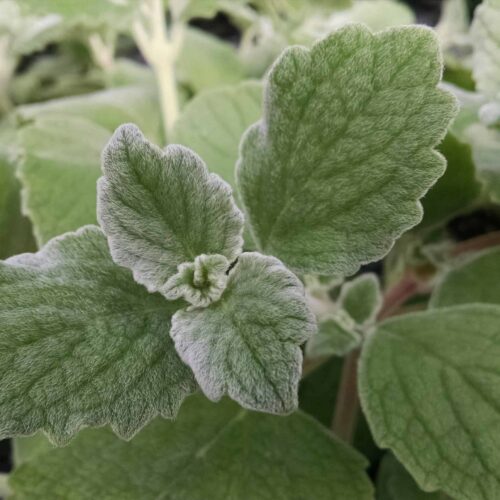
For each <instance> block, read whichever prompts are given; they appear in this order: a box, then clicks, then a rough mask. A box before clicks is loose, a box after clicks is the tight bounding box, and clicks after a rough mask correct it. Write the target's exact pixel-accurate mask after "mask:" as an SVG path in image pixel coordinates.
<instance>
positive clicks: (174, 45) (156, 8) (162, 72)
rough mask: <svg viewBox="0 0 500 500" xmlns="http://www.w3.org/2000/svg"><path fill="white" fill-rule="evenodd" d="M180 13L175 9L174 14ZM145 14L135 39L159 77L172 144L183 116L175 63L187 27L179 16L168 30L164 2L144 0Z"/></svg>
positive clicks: (162, 101) (138, 24) (136, 29)
mask: <svg viewBox="0 0 500 500" xmlns="http://www.w3.org/2000/svg"><path fill="white" fill-rule="evenodd" d="M173 3H175V2H173ZM172 7H174V5H172ZM176 11H177V9H174V8H172V9H171V12H172V13H173V14H174V13H175V12H176ZM142 12H143V17H144V20H143V22H141V21H137V22H136V23H135V24H134V27H133V31H134V37H135V40H136V42H137V45H138V46H139V49H140V50H141V52H142V55H143V56H144V58H145V59H146V61H147V62H148V63H149V64H150V65H151V67H152V68H153V71H154V73H155V76H156V81H157V84H158V93H159V98H160V106H161V113H162V119H163V125H164V129H165V139H166V140H167V142H168V140H169V138H170V135H171V133H172V129H173V126H174V123H175V122H176V120H177V118H178V116H179V99H178V95H177V81H176V77H175V62H176V60H177V56H178V54H179V51H180V47H181V44H182V39H183V27H182V25H181V23H180V20H179V18H178V16H177V15H172V24H171V26H170V28H169V29H167V23H166V19H165V12H164V8H163V2H162V0H144V3H143V5H142Z"/></svg>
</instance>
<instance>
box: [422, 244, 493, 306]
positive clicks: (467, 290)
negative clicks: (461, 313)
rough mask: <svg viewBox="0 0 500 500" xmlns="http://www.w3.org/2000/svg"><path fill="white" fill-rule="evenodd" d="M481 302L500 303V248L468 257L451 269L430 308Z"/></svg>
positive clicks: (436, 292) (434, 295)
mask: <svg viewBox="0 0 500 500" xmlns="http://www.w3.org/2000/svg"><path fill="white" fill-rule="evenodd" d="M473 302H482V303H486V304H497V305H500V249H499V248H494V249H492V250H486V251H484V252H481V253H479V254H474V255H473V256H471V257H469V258H467V259H466V260H465V261H463V262H462V263H461V264H460V265H458V266H457V267H454V268H452V269H450V270H449V271H448V272H447V273H446V274H445V275H444V276H443V278H442V279H441V281H440V282H439V283H438V285H437V286H436V288H435V289H434V292H433V294H432V297H431V302H430V303H431V306H432V307H447V306H454V305H459V304H468V303H473Z"/></svg>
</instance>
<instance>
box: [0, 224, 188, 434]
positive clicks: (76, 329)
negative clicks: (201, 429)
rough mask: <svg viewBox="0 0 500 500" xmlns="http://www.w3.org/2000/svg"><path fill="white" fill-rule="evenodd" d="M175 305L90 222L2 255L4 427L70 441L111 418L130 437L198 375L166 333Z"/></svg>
mask: <svg viewBox="0 0 500 500" xmlns="http://www.w3.org/2000/svg"><path fill="white" fill-rule="evenodd" d="M178 307H179V306H178V305H177V304H176V303H169V302H167V301H166V300H165V299H164V298H163V297H162V296H161V295H151V294H149V293H148V292H147V291H146V290H145V289H144V288H143V287H142V286H140V285H138V284H137V283H135V282H134V280H133V279H132V275H131V273H130V272H129V271H128V270H127V269H125V268H123V267H119V266H117V265H116V264H114V263H113V261H112V260H111V257H110V255H109V250H108V246H107V243H106V238H105V237H104V235H103V234H102V232H101V230H100V229H98V228H96V227H93V226H88V227H85V228H83V229H81V230H79V231H77V232H76V233H69V234H66V235H64V236H62V237H60V238H56V239H54V240H51V241H50V242H49V243H48V244H47V245H46V246H45V247H44V248H43V249H42V250H40V252H38V253H36V254H21V255H19V256H16V257H13V258H11V259H9V260H7V261H5V262H4V263H0V367H1V371H2V374H1V377H2V384H1V386H0V404H1V407H2V412H1V413H0V435H1V436H2V437H7V436H15V435H25V434H32V433H33V432H35V431H37V430H39V429H42V430H43V431H44V432H46V433H47V434H48V435H49V437H50V438H51V439H52V440H53V441H54V442H57V443H64V442H66V441H67V440H68V439H70V438H71V437H72V436H73V435H74V434H75V433H76V432H77V431H78V430H79V429H80V428H82V427H85V426H98V425H103V424H111V426H112V428H113V429H114V430H115V432H116V433H118V434H119V435H120V436H123V437H125V438H130V437H131V436H132V435H133V434H134V433H135V432H137V431H138V430H139V429H140V428H141V427H142V426H143V425H144V424H145V423H147V422H148V421H149V420H150V419H151V418H152V417H154V416H156V415H158V414H161V415H163V416H165V417H172V416H174V415H175V414H176V412H177V409H178V407H179V406H180V404H181V401H182V399H183V398H184V397H185V396H186V395H187V394H189V393H190V392H192V391H193V390H194V388H195V384H194V381H193V378H192V374H191V372H190V370H189V369H188V368H187V367H186V366H185V365H184V364H183V363H182V362H181V360H180V359H179V357H178V355H177V353H176V352H175V348H174V346H173V343H172V341H171V340H170V338H169V336H168V332H169V329H170V318H171V316H172V314H173V313H174V312H175V311H176V310H177V308H178Z"/></svg>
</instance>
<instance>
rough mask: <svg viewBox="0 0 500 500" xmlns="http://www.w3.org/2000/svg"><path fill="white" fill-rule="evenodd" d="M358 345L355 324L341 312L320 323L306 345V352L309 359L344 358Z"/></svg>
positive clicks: (358, 336) (359, 337)
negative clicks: (333, 356)
mask: <svg viewBox="0 0 500 500" xmlns="http://www.w3.org/2000/svg"><path fill="white" fill-rule="evenodd" d="M360 344H361V335H360V334H359V332H358V331H357V330H356V323H355V322H354V321H353V319H352V318H351V317H350V316H349V315H348V314H346V313H345V311H342V310H341V311H338V312H336V313H335V314H331V315H329V316H327V317H326V318H324V319H323V320H322V321H321V323H320V324H319V328H318V333H317V334H316V335H313V336H312V337H311V339H310V340H309V342H308V343H307V350H306V352H307V355H308V356H311V357H320V356H332V355H335V356H344V355H346V354H347V353H349V352H350V351H352V350H353V349H355V348H356V347H358V346H359V345H360Z"/></svg>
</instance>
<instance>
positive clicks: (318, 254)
mask: <svg viewBox="0 0 500 500" xmlns="http://www.w3.org/2000/svg"><path fill="white" fill-rule="evenodd" d="M441 70H442V65H441V59H440V55H439V51H438V47H437V42H436V40H435V37H434V35H433V34H432V32H431V31H430V30H427V29H423V28H416V27H407V28H399V29H393V30H389V31H386V32H382V33H379V34H375V35H373V34H372V33H370V32H369V31H368V30H367V29H366V28H364V27H362V26H349V27H347V28H344V29H342V30H339V31H337V32H336V33H334V34H332V35H331V36H329V37H327V38H326V39H324V40H322V41H320V42H318V43H317V44H316V45H315V46H314V47H313V48H312V49H311V50H307V49H305V48H300V47H292V48H290V49H288V50H287V51H285V53H284V54H283V55H282V56H281V58H280V59H279V60H278V61H277V62H276V63H275V65H274V66H273V68H272V70H271V72H270V74H269V76H268V82H267V87H266V108H265V110H264V117H263V119H262V120H261V121H260V122H258V123H257V124H255V125H254V126H252V127H251V128H250V129H249V130H248V131H247V133H246V134H245V136H244V138H243V141H242V144H241V149H240V155H241V157H240V160H239V167H238V184H239V188H240V193H241V197H242V201H243V205H244V207H245V210H246V213H247V215H248V218H249V222H250V225H251V228H252V232H253V235H254V237H255V240H256V244H257V246H258V248H259V249H260V250H262V251H263V252H265V253H266V254H273V255H277V256H278V257H280V258H281V260H282V261H283V262H285V264H286V265H287V266H288V267H290V268H291V269H293V270H294V271H296V272H299V273H321V274H332V275H338V276H339V275H344V276H345V275H348V274H351V273H353V272H354V271H355V270H356V269H357V268H358V267H359V266H360V265H361V264H362V263H365V262H369V261H372V260H376V259H378V258H380V257H382V256H383V255H384V254H385V253H386V252H387V251H388V250H389V249H390V247H391V246H392V244H393V242H394V240H395V239H396V238H397V237H398V236H399V235H400V234H401V233H402V232H404V231H405V230H407V229H408V228H410V227H411V226H413V225H415V224H417V223H418V222H419V220H420V219H421V215H422V214H421V212H422V210H421V206H420V204H419V203H418V200H419V198H421V197H422V196H423V194H425V192H426V191H427V189H429V187H430V186H431V185H432V184H433V183H434V182H435V180H436V179H437V178H438V177H439V176H440V175H441V174H442V173H443V171H444V168H445V162H444V160H443V158H442V157H441V156H440V155H438V154H437V153H436V152H435V150H434V147H435V146H436V144H437V143H439V141H440V140H441V139H442V137H443V135H444V133H445V130H446V128H447V125H448V123H449V121H450V119H451V117H452V116H453V113H454V108H455V104H454V100H453V98H452V97H451V95H449V94H448V93H446V92H444V91H442V90H440V89H437V88H436V85H437V84H438V82H439V80H440V76H441ZM103 158H104V177H103V178H102V179H101V181H100V183H99V201H98V212H99V218H100V222H101V225H102V227H103V229H104V232H105V234H106V236H107V243H108V244H109V248H110V250H111V255H112V256H113V260H114V262H116V263H117V264H119V266H116V265H115V264H114V263H113V262H112V261H111V259H110V257H109V254H108V249H107V244H106V240H105V238H104V236H103V234H102V232H101V231H100V230H99V229H97V228H85V229H83V230H81V231H79V232H77V233H73V234H69V235H66V236H63V237H61V238H56V239H55V240H53V241H52V242H49V244H47V246H46V247H45V248H44V249H42V250H41V251H40V252H39V253H38V254H34V255H23V256H18V257H15V258H13V259H10V260H9V261H7V263H6V264H3V265H2V266H1V267H0V271H1V276H0V277H1V283H0V284H6V285H7V286H6V287H3V288H2V291H4V295H3V297H2V301H3V305H5V306H6V307H5V308H4V310H0V319H2V322H3V323H2V324H3V330H4V333H5V334H6V335H5V337H6V338H4V339H2V343H0V361H2V368H4V369H5V371H6V372H8V374H9V375H8V378H9V382H12V383H9V384H4V388H3V389H0V402H2V403H3V405H4V407H6V408H7V406H5V405H6V404H7V403H9V402H10V403H11V402H12V401H13V400H14V399H15V398H16V397H19V394H20V393H21V392H22V393H23V394H25V393H26V394H28V396H29V397H27V398H24V399H18V403H17V404H16V405H10V406H8V408H9V411H6V412H4V416H3V422H2V429H3V434H4V435H9V434H10V435H13V434H20V433H21V434H23V433H30V432H34V431H35V430H36V429H38V428H43V429H44V430H46V432H47V433H48V434H49V435H51V437H52V438H53V439H56V440H64V439H65V438H67V437H69V436H71V435H72V434H74V432H76V430H78V428H79V427H81V426H82V425H102V424H105V423H110V424H111V425H112V427H113V428H114V429H115V431H117V432H118V433H119V434H120V435H122V436H126V437H127V436H130V435H132V434H133V433H134V432H136V431H137V430H138V429H139V428H140V427H141V426H142V425H143V424H144V423H146V422H147V421H148V420H149V419H150V418H151V417H152V416H154V415H156V414H158V413H160V414H162V415H164V416H172V415H173V414H175V412H176V411H177V408H178V406H179V404H180V402H181V400H182V399H183V397H184V396H185V395H187V394H188V393H189V392H191V391H192V390H193V389H194V388H195V384H194V383H193V380H192V374H191V372H190V371H189V370H188V369H187V368H186V367H185V366H184V365H183V364H182V363H180V361H179V360H178V357H177V354H176V353H175V351H174V350H173V348H172V346H171V343H170V341H169V339H168V336H167V334H166V333H167V330H170V332H171V336H172V338H173V340H174V342H175V347H176V349H177V352H178V353H179V355H180V357H181V358H182V360H184V361H185V362H186V363H187V364H188V365H189V366H190V367H191V369H192V370H193V372H194V375H195V377H196V380H197V382H198V384H199V385H200V386H201V388H202V389H203V391H204V392H205V393H206V394H207V395H208V396H209V397H210V398H212V399H218V398H220V397H221V396H222V395H223V394H224V393H228V394H229V395H230V396H231V397H232V398H234V399H235V400H237V401H238V402H240V403H241V404H242V405H243V406H246V407H249V408H253V409H258V410H264V411H269V412H275V413H286V412H289V411H292V410H293V409H294V408H295V407H296V405H297V384H298V380H299V377H300V365H301V358H302V355H301V351H300V345H301V344H302V343H303V342H304V341H305V340H306V339H307V338H308V337H309V336H310V335H311V334H312V332H313V331H314V329H315V321H314V318H313V317H312V315H311V313H310V311H309V309H308V308H307V305H306V303H305V300H304V293H303V287H302V285H301V283H300V281H299V280H298V279H297V278H296V277H295V275H294V274H293V273H292V272H291V271H289V270H288V269H287V268H286V267H285V266H284V265H283V264H282V263H281V262H280V261H278V260H277V259H276V258H274V257H269V256H264V255H262V254H260V253H243V254H242V253H241V249H242V244H243V240H242V236H241V235H242V227H243V217H242V215H241V212H240V211H239V210H238V208H237V207H236V205H235V203H234V201H233V199H232V194H231V190H230V189H229V187H228V186H227V185H226V184H225V183H224V182H223V181H222V180H220V179H219V178H218V177H217V176H215V175H213V174H209V173H208V171H207V169H206V167H205V165H204V164H203V162H202V161H201V159H200V158H199V157H197V156H196V155H195V154H194V153H192V152H191V151H189V150H188V149H186V148H183V147H180V146H168V147H167V148H166V150H165V151H162V150H160V149H159V148H157V147H155V146H153V145H152V144H150V143H149V142H148V141H146V140H145V139H144V137H143V136H142V134H141V133H140V132H139V131H138V129H137V128H135V127H134V126H131V125H127V126H123V127H121V128H120V129H119V130H118V131H117V132H116V133H115V135H114V137H113V139H112V140H111V142H110V143H109V145H108V146H107V148H106V150H105V153H104V156H103ZM120 266H124V267H125V268H129V269H131V270H132V272H133V277H134V279H135V281H136V282H137V283H140V284H141V285H145V286H146V288H147V289H148V291H150V292H159V293H160V294H163V296H164V297H166V298H167V299H170V300H174V302H168V301H165V300H164V299H163V298H161V297H159V295H158V294H147V293H146V291H145V290H144V289H143V288H142V287H141V286H139V285H137V284H136V283H134V282H133V280H132V279H131V277H130V276H129V274H128V271H126V269H124V268H123V267H120ZM26 283H29V286H30V289H31V290H30V291H31V294H30V295H26V296H25V297H23V298H22V299H21V298H19V291H20V290H24V289H23V286H25V287H26ZM23 284H24V285H23ZM72 286H73V287H74V288H75V287H76V290H77V292H75V290H74V289H72V288H71V287H72ZM82 286H86V287H87V295H86V296H85V297H82V298H80V296H79V295H78V293H81V290H82V288H81V287H82ZM78 287H80V288H78ZM34 290H35V291H38V292H39V293H37V294H34V293H33V291H34ZM40 292H42V293H40ZM43 292H47V293H45V294H44V293H43ZM72 293H73V295H71V294H72ZM92 293H94V295H92ZM103 293H105V294H106V296H103ZM175 299H184V300H175ZM72 308H74V309H75V310H73V309H72ZM172 314H173V317H172ZM27 315H28V316H30V317H29V319H28V320H25V321H26V324H27V325H28V326H26V327H24V330H23V331H22V332H21V334H18V335H17V336H13V335H9V331H10V332H11V333H12V332H13V331H14V330H16V329H19V321H20V320H21V318H26V316H27ZM171 318H172V328H171V329H170V320H171ZM54 325H56V326H57V328H59V330H60V331H58V332H56V333H58V334H60V337H58V336H57V335H56V334H54V330H55V328H54ZM61 325H62V326H61ZM77 330H78V332H79V336H75V338H74V339H73V338H71V335H68V334H69V333H71V334H73V333H74V332H75V331H77ZM94 330H95V332H94ZM96 332H97V333H98V334H99V335H96ZM60 345H64V346H65V349H64V350H60V351H57V349H59V346H60ZM108 351H109V352H110V353H112V354H111V357H112V359H111V360H110V359H104V358H106V357H107V352H108ZM166 351H168V352H166ZM55 359H56V360H57V361H58V363H57V366H56V367H54V366H53V362H54V360H55ZM124 360H125V361H126V362H123V361H124ZM37 370H38V371H37ZM61 374H62V375H64V376H65V377H66V378H65V381H66V382H65V384H62V385H60V386H57V384H56V383H55V381H56V379H60V377H61ZM69 394H70V395H69Z"/></svg>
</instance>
